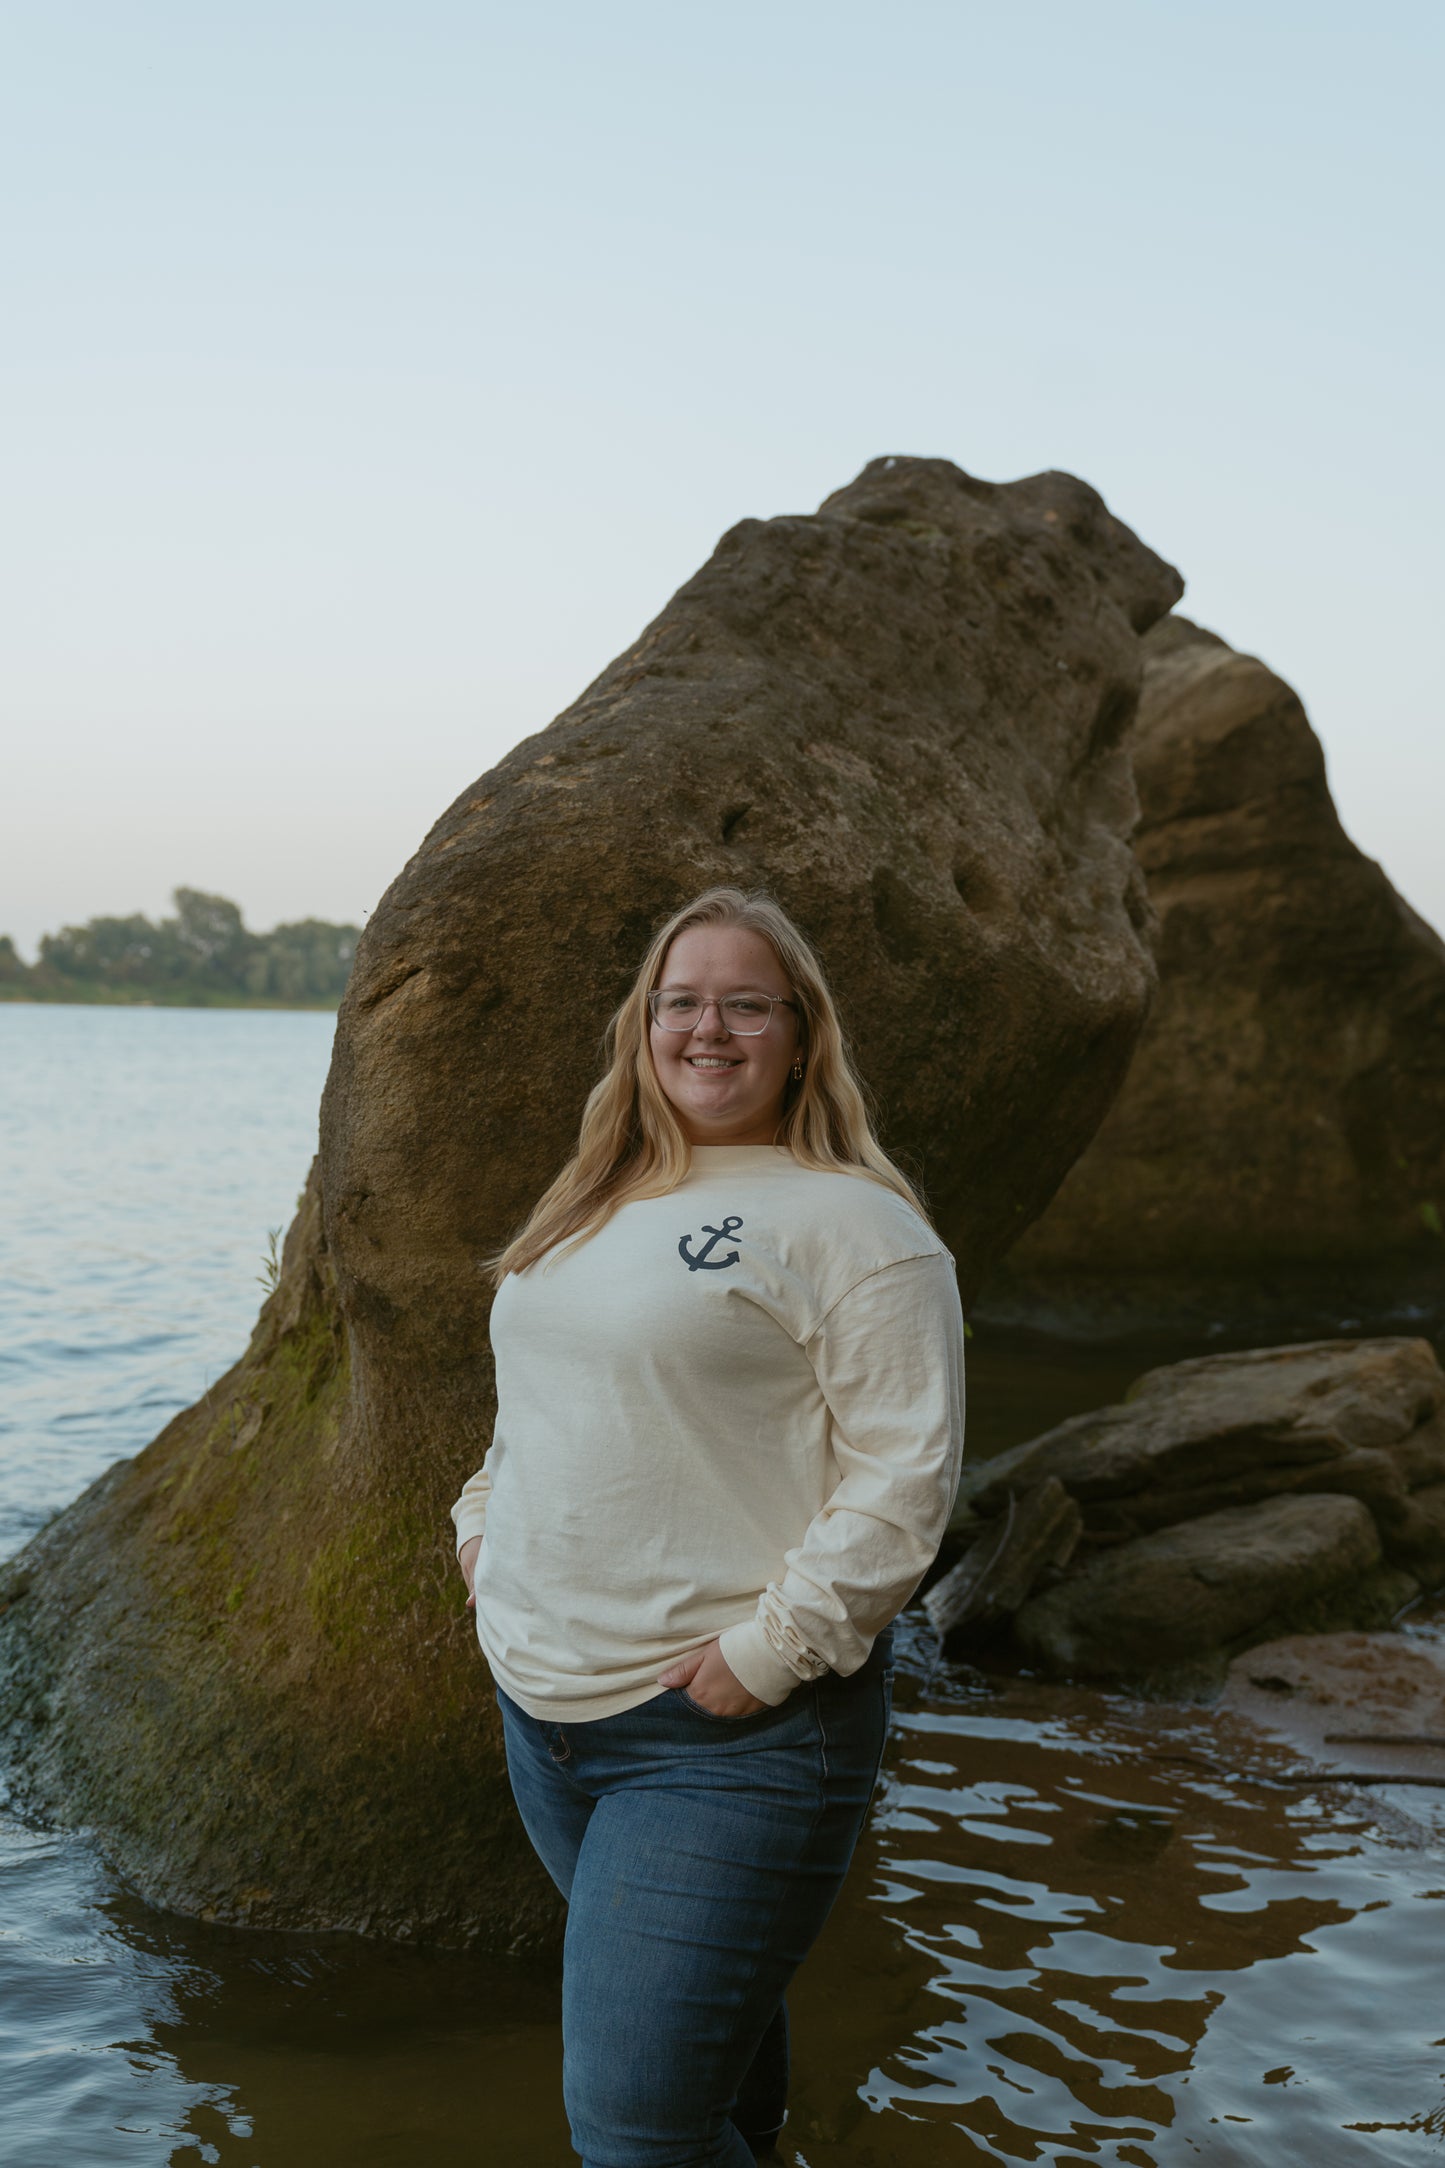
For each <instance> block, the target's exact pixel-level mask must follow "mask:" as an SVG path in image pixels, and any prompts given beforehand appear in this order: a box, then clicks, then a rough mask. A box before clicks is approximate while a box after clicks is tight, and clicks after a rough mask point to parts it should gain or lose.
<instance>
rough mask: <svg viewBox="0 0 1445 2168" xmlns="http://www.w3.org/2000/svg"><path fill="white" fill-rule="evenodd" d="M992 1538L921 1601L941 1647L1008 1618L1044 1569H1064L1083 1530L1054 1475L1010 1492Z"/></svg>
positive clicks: (973, 1548)
mask: <svg viewBox="0 0 1445 2168" xmlns="http://www.w3.org/2000/svg"><path fill="white" fill-rule="evenodd" d="M997 1522H998V1525H997V1530H996V1532H995V1533H993V1534H984V1535H981V1536H979V1537H977V1538H976V1539H975V1540H974V1542H973V1543H972V1544H971V1545H970V1546H969V1548H968V1550H967V1551H966V1552H965V1553H964V1555H963V1557H962V1558H961V1559H960V1560H959V1562H958V1564H957V1565H956V1566H955V1567H954V1568H953V1569H952V1571H951V1572H949V1573H946V1574H945V1575H944V1577H943V1579H942V1580H941V1581H936V1582H935V1583H934V1585H933V1587H932V1588H930V1589H928V1590H927V1591H926V1592H925V1594H924V1598H923V1607H924V1609H925V1611H927V1613H928V1616H929V1620H930V1622H931V1623H932V1626H933V1630H934V1632H935V1633H936V1634H937V1635H938V1636H939V1638H940V1640H941V1641H942V1642H943V1645H944V1647H945V1648H946V1649H947V1648H953V1647H955V1646H957V1645H958V1644H959V1643H960V1642H962V1641H964V1640H974V1639H978V1638H981V1637H982V1636H983V1635H984V1634H986V1633H988V1632H989V1631H990V1630H991V1629H992V1628H993V1627H995V1626H997V1625H999V1624H1000V1623H1001V1622H1002V1621H1003V1620H1004V1619H1006V1618H1008V1617H1010V1616H1011V1615H1012V1614H1013V1613H1014V1612H1015V1611H1016V1610H1017V1609H1018V1607H1019V1605H1020V1604H1021V1603H1022V1602H1023V1601H1024V1598H1025V1597H1026V1596H1027V1595H1028V1594H1029V1593H1030V1591H1031V1590H1032V1589H1033V1587H1034V1586H1035V1584H1036V1582H1037V1581H1038V1579H1039V1577H1040V1575H1041V1574H1043V1573H1044V1572H1045V1571H1046V1570H1047V1569H1049V1568H1050V1567H1053V1568H1059V1567H1063V1566H1066V1565H1067V1564H1068V1562H1069V1560H1070V1558H1071V1557H1072V1556H1073V1553H1074V1549H1075V1546H1076V1545H1077V1543H1078V1540H1079V1536H1080V1533H1081V1531H1082V1529H1083V1514H1082V1513H1081V1511H1080V1509H1079V1504H1078V1501H1077V1499H1075V1498H1072V1497H1070V1495H1069V1493H1068V1492H1067V1491H1066V1490H1065V1489H1064V1486H1063V1484H1062V1483H1060V1481H1059V1480H1058V1478H1057V1476H1045V1477H1044V1479H1043V1481H1042V1482H1041V1483H1036V1484H1033V1485H1031V1487H1030V1488H1029V1489H1028V1490H1026V1491H1024V1492H1023V1493H1022V1495H1016V1494H1015V1493H1014V1492H1013V1491H1012V1490H1010V1492H1009V1494H1008V1504H1007V1507H1006V1508H1005V1510H1004V1512H1002V1513H1001V1514H999V1515H998V1517H997Z"/></svg>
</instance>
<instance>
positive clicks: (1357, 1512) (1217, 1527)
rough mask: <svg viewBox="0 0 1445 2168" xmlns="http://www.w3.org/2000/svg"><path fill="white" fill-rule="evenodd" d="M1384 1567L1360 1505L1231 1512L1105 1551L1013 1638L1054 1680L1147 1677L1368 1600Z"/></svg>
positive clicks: (1328, 1503)
mask: <svg viewBox="0 0 1445 2168" xmlns="http://www.w3.org/2000/svg"><path fill="white" fill-rule="evenodd" d="M1380 1559H1381V1550H1380V1537H1379V1532H1378V1530H1377V1529H1376V1527H1375V1523H1374V1521H1373V1519H1372V1518H1371V1516H1370V1512H1369V1509H1368V1508H1367V1507H1366V1506H1364V1505H1363V1504H1361V1502H1360V1500H1359V1499H1358V1498H1350V1497H1344V1496H1329V1495H1320V1496H1310V1497H1286V1498H1269V1499H1265V1500H1263V1501H1261V1502H1260V1503H1259V1504H1256V1505H1247V1506H1232V1507H1226V1508H1225V1510H1224V1511H1222V1512H1219V1513H1209V1514H1205V1515H1204V1516H1203V1517H1202V1518H1200V1519H1199V1520H1193V1521H1186V1522H1182V1523H1179V1524H1177V1525H1176V1526H1174V1527H1170V1528H1164V1529H1160V1530H1158V1531H1157V1532H1156V1533H1155V1534H1153V1535H1148V1536H1139V1537H1136V1538H1135V1539H1134V1540H1133V1541H1132V1542H1130V1543H1125V1544H1120V1545H1118V1546H1117V1547H1115V1548H1112V1549H1108V1550H1103V1551H1097V1552H1095V1554H1094V1555H1093V1556H1092V1557H1091V1558H1089V1559H1088V1560H1087V1561H1086V1562H1085V1563H1084V1565H1083V1566H1082V1567H1081V1568H1079V1569H1078V1570H1077V1571H1075V1572H1073V1573H1071V1574H1069V1575H1068V1576H1067V1578H1065V1579H1064V1580H1062V1581H1059V1582H1058V1583H1057V1584H1056V1585H1055V1586H1054V1587H1052V1588H1049V1589H1046V1590H1044V1591H1043V1592H1042V1593H1041V1594H1038V1595H1035V1596H1031V1597H1030V1598H1029V1599H1028V1600H1027V1602H1025V1603H1024V1604H1023V1606H1022V1607H1021V1608H1020V1610H1019V1611H1018V1612H1017V1614H1016V1615H1015V1618H1014V1621H1013V1631H1014V1636H1015V1639H1016V1641H1017V1644H1018V1647H1019V1649H1020V1650H1021V1652H1022V1653H1023V1655H1024V1656H1025V1658H1026V1659H1028V1660H1029V1661H1031V1662H1033V1663H1037V1664H1040V1665H1041V1666H1042V1667H1043V1668H1044V1669H1045V1670H1047V1671H1049V1672H1052V1673H1055V1674H1061V1675H1068V1676H1073V1677H1080V1678H1128V1677H1135V1678H1140V1677H1147V1676H1149V1675H1150V1674H1154V1673H1158V1672H1160V1671H1162V1670H1165V1669H1167V1668H1168V1667H1170V1666H1175V1665H1182V1664H1196V1663H1198V1662H1199V1661H1200V1660H1201V1659H1202V1658H1206V1657H1208V1656H1209V1655H1211V1654H1215V1653H1217V1652H1218V1651H1220V1650H1221V1649H1223V1648H1226V1647H1228V1646H1229V1645H1230V1644H1233V1645H1234V1646H1236V1647H1237V1646H1238V1645H1239V1644H1240V1642H1241V1641H1243V1640H1246V1639H1250V1638H1255V1637H1258V1636H1259V1635H1260V1633H1261V1632H1263V1631H1268V1630H1270V1626H1271V1622H1272V1621H1277V1622H1279V1623H1280V1624H1283V1623H1285V1622H1287V1621H1290V1620H1292V1618H1293V1617H1294V1615H1296V1614H1299V1613H1301V1612H1303V1611H1304V1610H1306V1609H1307V1608H1308V1607H1310V1606H1312V1605H1313V1606H1316V1607H1319V1606H1322V1605H1323V1606H1327V1605H1328V1602H1329V1599H1331V1598H1337V1597H1342V1596H1345V1595H1347V1594H1348V1595H1350V1596H1352V1597H1358V1594H1359V1584H1361V1583H1362V1581H1363V1580H1364V1577H1365V1576H1367V1575H1368V1574H1370V1572H1371V1571H1372V1569H1374V1568H1376V1567H1378V1565H1379V1564H1380ZM1408 1593H1410V1590H1409V1589H1406V1591H1405V1593H1404V1594H1402V1595H1400V1597H1399V1601H1404V1600H1406V1599H1407V1596H1408ZM1391 1594H1393V1590H1389V1591H1386V1592H1385V1595H1386V1600H1389V1597H1390V1595H1391ZM1321 1623H1327V1621H1325V1620H1321Z"/></svg>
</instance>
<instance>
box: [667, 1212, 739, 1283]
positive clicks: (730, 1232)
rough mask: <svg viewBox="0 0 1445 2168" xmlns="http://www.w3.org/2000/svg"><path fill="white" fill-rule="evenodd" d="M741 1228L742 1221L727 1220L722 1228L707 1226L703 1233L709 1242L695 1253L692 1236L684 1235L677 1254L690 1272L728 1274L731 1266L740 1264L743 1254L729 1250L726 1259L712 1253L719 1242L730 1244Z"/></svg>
mask: <svg viewBox="0 0 1445 2168" xmlns="http://www.w3.org/2000/svg"><path fill="white" fill-rule="evenodd" d="M741 1226H742V1221H741V1220H740V1219H725V1220H724V1221H723V1223H722V1225H721V1227H708V1226H706V1225H705V1226H704V1227H703V1230H702V1231H703V1233H704V1234H705V1235H706V1236H707V1240H706V1242H704V1244H703V1246H702V1248H701V1249H700V1250H696V1251H695V1250H694V1249H693V1247H692V1236H691V1235H684V1236H683V1237H682V1239H681V1241H680V1242H679V1243H678V1245H677V1254H678V1256H679V1257H680V1258H682V1259H683V1261H684V1263H685V1264H686V1266H687V1269H688V1271H689V1272H726V1270H727V1268H728V1266H729V1265H735V1264H736V1263H737V1262H738V1259H739V1257H740V1256H741V1255H742V1252H741V1251H740V1250H729V1251H728V1253H727V1256H726V1257H714V1256H713V1254H712V1253H713V1251H714V1249H716V1247H717V1245H718V1243H719V1242H730V1241H731V1240H732V1238H733V1236H734V1235H735V1234H736V1233H737V1231H738V1229H739V1228H740V1227H741Z"/></svg>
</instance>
